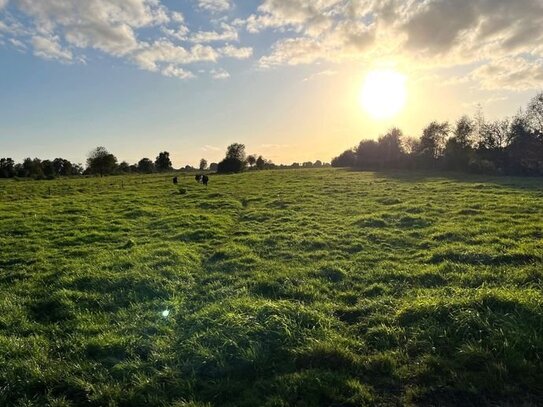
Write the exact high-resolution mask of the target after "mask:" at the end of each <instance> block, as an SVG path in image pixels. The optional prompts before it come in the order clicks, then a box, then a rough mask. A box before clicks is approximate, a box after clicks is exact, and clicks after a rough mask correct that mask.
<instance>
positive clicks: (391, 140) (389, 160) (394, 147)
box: [377, 127, 405, 168]
mask: <svg viewBox="0 0 543 407" xmlns="http://www.w3.org/2000/svg"><path fill="white" fill-rule="evenodd" d="M378 143H379V151H378V157H377V159H378V160H379V161H380V166H381V167H388V168H392V167H398V166H400V165H401V164H402V161H403V159H404V157H405V150H404V148H403V133H402V131H401V130H400V129H398V128H397V127H394V128H392V129H390V130H389V131H388V132H387V133H386V134H385V135H383V136H381V137H379V140H378Z"/></svg>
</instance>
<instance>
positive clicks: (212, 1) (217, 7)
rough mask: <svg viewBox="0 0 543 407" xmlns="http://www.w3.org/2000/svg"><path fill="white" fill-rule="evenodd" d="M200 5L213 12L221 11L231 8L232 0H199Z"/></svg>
mask: <svg viewBox="0 0 543 407" xmlns="http://www.w3.org/2000/svg"><path fill="white" fill-rule="evenodd" d="M198 6H199V7H200V8H201V9H204V10H207V11H211V12H212V13H219V12H223V11H228V10H230V7H231V4H230V0H199V1H198Z"/></svg>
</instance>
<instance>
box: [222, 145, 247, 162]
mask: <svg viewBox="0 0 543 407" xmlns="http://www.w3.org/2000/svg"><path fill="white" fill-rule="evenodd" d="M226 158H233V159H235V160H239V161H245V145H244V144H239V143H233V144H230V145H229V146H228V149H227V150H226Z"/></svg>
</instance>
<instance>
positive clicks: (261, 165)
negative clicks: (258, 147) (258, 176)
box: [255, 156, 266, 170]
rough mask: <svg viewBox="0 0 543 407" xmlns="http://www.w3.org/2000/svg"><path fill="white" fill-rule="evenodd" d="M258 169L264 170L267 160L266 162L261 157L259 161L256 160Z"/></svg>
mask: <svg viewBox="0 0 543 407" xmlns="http://www.w3.org/2000/svg"><path fill="white" fill-rule="evenodd" d="M255 163H256V168H257V169H259V170H263V169H264V167H265V166H266V160H264V157H262V156H259V157H258V158H257V159H256V162H255Z"/></svg>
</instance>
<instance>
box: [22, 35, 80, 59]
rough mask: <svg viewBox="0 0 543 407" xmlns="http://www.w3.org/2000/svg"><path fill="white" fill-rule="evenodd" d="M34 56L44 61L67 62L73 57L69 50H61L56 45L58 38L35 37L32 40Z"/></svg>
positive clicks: (59, 46)
mask: <svg viewBox="0 0 543 407" xmlns="http://www.w3.org/2000/svg"><path fill="white" fill-rule="evenodd" d="M32 45H33V47H34V54H35V55H37V56H39V57H42V58H45V59H58V60H60V61H64V62H69V61H71V60H72V59H73V55H72V53H71V52H70V51H69V50H65V49H62V47H61V45H60V44H59V43H58V38H55V37H49V38H48V37H42V36H36V37H34V38H32Z"/></svg>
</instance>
